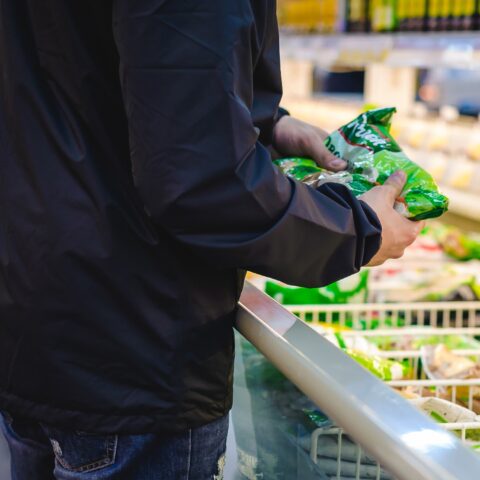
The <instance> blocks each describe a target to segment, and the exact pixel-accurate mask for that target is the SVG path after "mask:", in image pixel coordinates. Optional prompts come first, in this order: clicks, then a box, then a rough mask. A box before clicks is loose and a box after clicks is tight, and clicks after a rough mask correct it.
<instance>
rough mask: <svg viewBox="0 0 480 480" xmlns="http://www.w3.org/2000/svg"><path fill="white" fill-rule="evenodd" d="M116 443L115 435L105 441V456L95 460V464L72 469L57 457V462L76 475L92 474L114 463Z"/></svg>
mask: <svg viewBox="0 0 480 480" xmlns="http://www.w3.org/2000/svg"><path fill="white" fill-rule="evenodd" d="M117 443H118V435H115V436H113V437H111V438H109V439H107V442H106V456H105V457H104V458H101V459H100V460H96V461H95V462H91V463H88V464H86V465H81V466H79V467H72V466H71V465H69V464H68V462H65V460H63V459H61V458H59V457H57V461H58V463H59V464H60V465H61V466H62V467H63V468H65V469H66V470H69V471H71V472H77V473H82V472H93V471H95V470H98V469H99V468H103V467H108V466H109V465H112V464H113V463H114V462H115V457H116V455H117Z"/></svg>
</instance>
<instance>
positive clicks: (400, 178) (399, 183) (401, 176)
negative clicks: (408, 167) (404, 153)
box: [383, 170, 407, 204]
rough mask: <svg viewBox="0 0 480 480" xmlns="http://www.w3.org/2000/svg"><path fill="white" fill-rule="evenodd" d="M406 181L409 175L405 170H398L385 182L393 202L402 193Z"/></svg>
mask: <svg viewBox="0 0 480 480" xmlns="http://www.w3.org/2000/svg"><path fill="white" fill-rule="evenodd" d="M406 181H407V176H406V175H405V172H402V170H397V171H396V172H395V173H393V174H392V175H390V176H389V177H388V178H387V180H386V181H385V183H384V184H383V185H384V186H386V187H388V192H389V197H390V199H391V201H392V204H393V203H394V202H395V200H396V198H398V197H399V196H400V194H401V193H402V190H403V187H404V186H405V182H406Z"/></svg>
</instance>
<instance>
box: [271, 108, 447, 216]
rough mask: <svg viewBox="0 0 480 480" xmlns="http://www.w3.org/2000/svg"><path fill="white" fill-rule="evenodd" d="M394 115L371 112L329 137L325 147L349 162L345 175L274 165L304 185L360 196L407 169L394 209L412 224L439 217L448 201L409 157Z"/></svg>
mask: <svg viewBox="0 0 480 480" xmlns="http://www.w3.org/2000/svg"><path fill="white" fill-rule="evenodd" d="M395 111H396V110H395V108H380V109H376V110H369V111H368V112H364V113H362V114H361V115H359V116H358V117H357V118H356V119H355V120H353V121H352V122H350V123H348V124H346V125H344V126H343V127H340V128H339V129H338V130H336V131H335V132H333V133H332V134H331V135H329V136H328V137H327V139H326V140H325V145H326V147H327V148H328V149H329V150H330V151H331V152H332V153H333V154H334V155H336V156H337V157H340V158H343V159H344V160H346V161H347V163H348V167H347V170H346V171H343V172H337V173H333V172H329V171H327V170H324V169H321V168H319V167H318V166H317V165H316V163H315V162H314V161H313V160H310V159H307V158H284V159H281V160H277V161H276V162H275V163H276V164H277V165H278V166H279V167H280V168H281V169H282V170H283V172H284V173H285V174H286V175H288V176H290V177H292V178H295V179H297V180H300V181H302V182H304V183H307V184H309V185H312V186H315V187H318V186H319V185H321V184H322V183H327V182H336V183H343V184H345V185H346V186H347V187H348V188H350V190H351V191H352V192H353V194H354V195H356V196H358V195H361V194H363V193H365V192H367V191H368V190H370V189H371V188H373V187H374V186H375V185H380V184H383V183H384V182H385V180H386V179H387V178H388V177H389V176H390V175H391V174H392V173H394V172H395V171H397V170H403V171H404V172H405V173H406V175H407V182H406V184H405V187H404V189H403V191H402V193H401V195H400V197H399V198H397V201H396V203H395V209H396V210H397V211H398V212H399V213H401V214H402V215H403V216H405V217H407V218H409V219H411V220H422V219H427V218H435V217H439V216H440V215H442V214H443V213H444V212H446V211H447V209H448V198H447V197H446V196H445V195H442V194H441V193H440V192H439V191H438V187H437V185H436V183H435V181H434V180H433V178H432V176H431V175H430V174H429V173H427V172H426V171H425V170H424V169H422V168H421V167H420V166H418V165H417V164H416V163H414V162H412V161H411V160H410V159H408V158H407V156H406V155H405V154H404V153H403V152H402V150H401V148H400V147H399V146H398V144H397V142H396V141H395V140H394V138H393V137H392V136H391V135H390V123H391V119H392V115H393V114H394V113H395Z"/></svg>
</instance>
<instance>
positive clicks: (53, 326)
mask: <svg viewBox="0 0 480 480" xmlns="http://www.w3.org/2000/svg"><path fill="white" fill-rule="evenodd" d="M0 68H1V75H0V155H1V158H0V182H1V189H0V291H1V293H0V408H1V409H5V410H7V411H8V410H10V411H13V412H17V413H19V414H23V415H26V416H29V417H31V418H35V419H39V420H43V421H48V422H50V423H54V424H58V425H60V426H62V425H63V426H68V427H70V428H80V429H82V430H87V431H88V430H92V431H97V432H114V431H115V432H133V433H135V432H148V431H161V430H177V431H180V430H183V429H185V428H188V427H194V426H198V425H201V424H204V423H206V422H209V421H211V420H213V419H215V418H217V417H219V416H221V415H223V414H225V413H226V412H227V411H228V409H229V408H230V406H231V380H232V357H233V344H232V324H233V321H234V317H235V309H236V302H237V299H238V296H239V293H240V289H241V286H242V282H243V274H242V270H244V269H250V270H253V271H255V272H259V273H262V274H266V275H269V276H272V277H275V278H278V279H281V280H284V281H286V282H289V283H294V284H299V285H310V286H319V285H323V284H326V283H328V282H331V281H334V280H336V279H338V278H341V277H344V276H346V275H349V274H351V273H353V272H355V271H357V270H358V269H359V268H360V266H361V265H362V264H364V263H365V262H366V261H368V260H369V259H370V257H371V256H372V255H373V254H374V253H375V252H376V250H377V248H378V246H379V241H380V234H379V232H380V228H379V225H378V220H377V218H376V216H375V215H374V214H373V213H372V212H371V211H370V210H369V208H368V207H367V206H366V205H364V204H362V203H361V202H358V201H357V200H355V199H354V198H353V197H352V196H351V195H350V193H349V192H348V191H347V190H346V189H345V188H344V187H342V186H338V185H325V186H323V187H322V188H321V189H319V191H316V190H314V189H312V188H310V187H307V186H305V185H303V184H299V183H295V182H292V181H290V180H287V179H286V178H285V177H284V176H283V175H282V174H281V173H280V172H279V171H277V169H276V168H275V167H274V166H273V165H272V163H271V158H270V154H269V151H268V149H267V146H268V145H269V144H270V143H271V140H272V129H273V127H274V123H275V119H276V116H277V109H278V102H279V100H280V97H281V81H280V73H279V56H278V34H277V25H276V20H275V1H274V0H113V1H112V0H68V1H65V0H49V1H39V0H0Z"/></svg>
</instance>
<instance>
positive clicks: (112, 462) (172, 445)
mask: <svg viewBox="0 0 480 480" xmlns="http://www.w3.org/2000/svg"><path fill="white" fill-rule="evenodd" d="M1 424H2V425H1V426H2V430H3V433H4V435H5V438H6V439H7V442H8V445H9V448H10V453H11V467H12V480H220V479H222V478H223V465H224V462H225V450H226V440H227V431H228V415H227V416H225V417H223V418H221V419H219V420H216V421H214V422H212V423H210V424H208V425H205V426H203V427H199V428H195V429H191V430H188V431H187V432H185V433H182V434H178V435H174V436H165V435H160V434H150V433H149V434H143V435H97V434H89V433H85V432H76V431H68V430H63V429H59V428H56V427H52V426H50V425H47V424H44V423H38V422H34V421H30V420H26V419H22V418H18V417H15V416H13V418H12V417H11V416H10V415H8V414H4V415H3V418H2V420H1Z"/></svg>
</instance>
